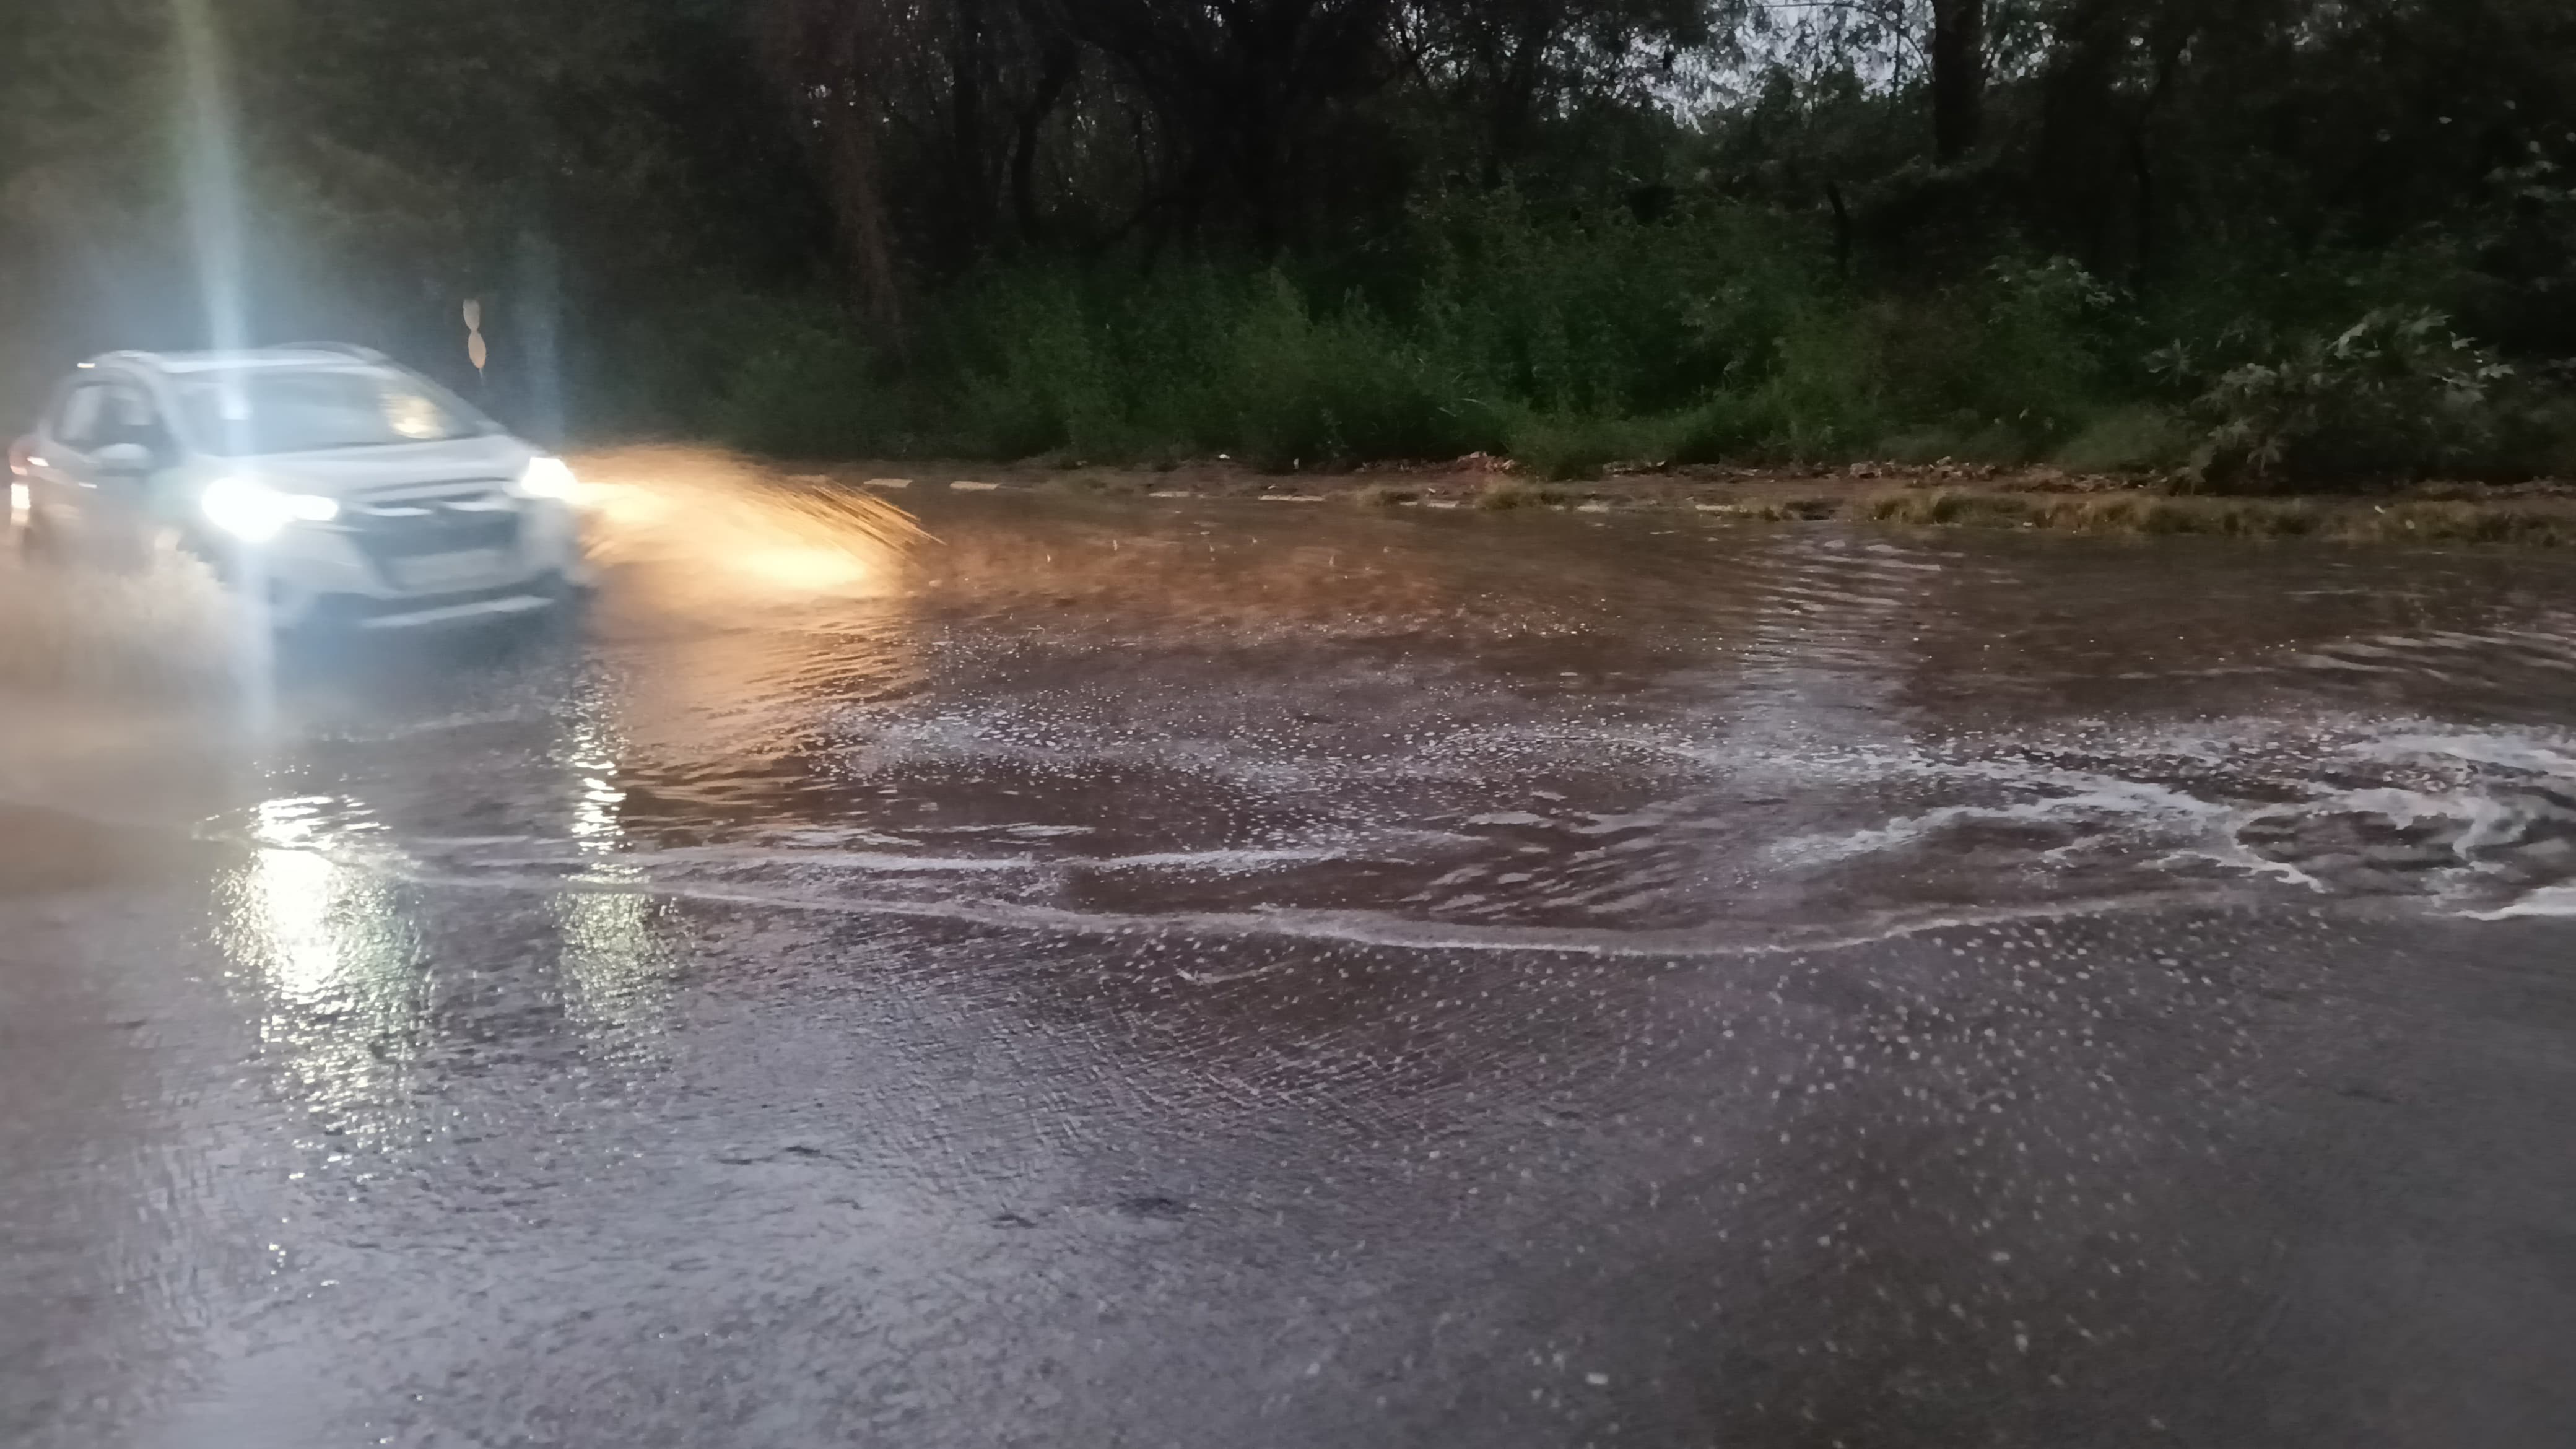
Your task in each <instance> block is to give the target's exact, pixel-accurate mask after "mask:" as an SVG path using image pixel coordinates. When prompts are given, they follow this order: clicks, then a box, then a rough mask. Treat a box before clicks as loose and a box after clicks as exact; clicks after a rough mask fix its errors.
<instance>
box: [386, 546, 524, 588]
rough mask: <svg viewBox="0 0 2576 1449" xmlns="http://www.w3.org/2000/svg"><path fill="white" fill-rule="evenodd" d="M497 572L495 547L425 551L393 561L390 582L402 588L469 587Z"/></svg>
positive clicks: (499, 559)
mask: <svg viewBox="0 0 2576 1449" xmlns="http://www.w3.org/2000/svg"><path fill="white" fill-rule="evenodd" d="M500 571H501V551H500V550H499V549H497V548H469V549H463V550H460V551H458V552H456V553H426V554H422V555H421V556H420V557H418V558H406V559H396V560H394V581H395V582H396V583H399V584H401V585H402V586H403V587H404V588H406V589H411V590H414V591H418V592H426V591H428V590H432V589H470V588H472V587H474V586H475V585H476V584H481V583H487V582H489V581H490V580H491V578H492V576H493V575H495V574H497V573H499V572H500Z"/></svg>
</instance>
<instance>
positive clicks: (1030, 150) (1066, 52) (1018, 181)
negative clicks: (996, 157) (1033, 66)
mask: <svg viewBox="0 0 2576 1449" xmlns="http://www.w3.org/2000/svg"><path fill="white" fill-rule="evenodd" d="M1081 58H1082V57H1081V52H1080V51H1077V50H1075V49H1074V48H1073V46H1072V45H1070V44H1066V43H1061V42H1059V43H1057V44H1054V45H1050V46H1049V47H1047V52H1046V57H1045V59H1044V60H1043V61H1041V62H1040V68H1039V71H1038V85H1037V90H1036V91H1035V92H1033V93H1032V94H1031V95H1030V96H1029V103H1028V105H1026V106H1024V107H1022V108H1021V110H1020V115H1019V128H1018V132H1019V133H1018V135H1017V136H1015V137H1014V138H1013V139H1012V143H1011V215H1012V218H1013V219H1014V220H1015V221H1017V222H1018V224H1019V229H1020V240H1021V241H1022V242H1023V243H1033V242H1035V241H1037V239H1038V232H1039V224H1038V184H1037V166H1038V131H1039V128H1040V127H1043V126H1044V125H1045V124H1046V118H1047V116H1048V115H1049V114H1051V113H1052V112H1053V111H1054V110H1055V107H1056V102H1058V101H1060V100H1062V99H1063V98H1064V93H1065V91H1066V90H1067V89H1068V88H1069V87H1071V86H1072V84H1073V78H1074V76H1075V74H1076V73H1077V72H1078V70H1079V69H1080V65H1081Z"/></svg>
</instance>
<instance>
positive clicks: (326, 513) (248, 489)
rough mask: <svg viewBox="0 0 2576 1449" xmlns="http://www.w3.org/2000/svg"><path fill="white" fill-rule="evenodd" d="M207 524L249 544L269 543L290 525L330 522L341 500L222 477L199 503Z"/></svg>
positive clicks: (246, 479)
mask: <svg viewBox="0 0 2576 1449" xmlns="http://www.w3.org/2000/svg"><path fill="white" fill-rule="evenodd" d="M197 508H198V511H199V512H202V513H204V514H205V515H206V521H207V522H208V523H211V524H213V525H214V526H215V527H217V528H220V529H222V530H223V531H224V532H226V533H229V534H231V535H232V536H233V537H235V538H238V539H241V540H243V541H244V542H246V543H265V542H267V541H268V540H269V539H272V538H275V537H277V536H278V535H279V534H280V533H283V532H285V531H286V525H288V524H290V523H329V522H330V521H331V520H332V519H335V518H337V517H339V516H340V501H339V500H338V499H336V498H325V497H322V496H321V495H319V494H315V493H287V492H282V491H280V490H278V489H275V488H271V487H270V486H268V485H267V484H265V483H261V482H258V481H256V480H254V479H250V478H218V479H216V480H215V481H214V482H212V483H210V484H208V485H206V491H205V493H204V494H203V495H201V496H200V497H199V498H198V500H197Z"/></svg>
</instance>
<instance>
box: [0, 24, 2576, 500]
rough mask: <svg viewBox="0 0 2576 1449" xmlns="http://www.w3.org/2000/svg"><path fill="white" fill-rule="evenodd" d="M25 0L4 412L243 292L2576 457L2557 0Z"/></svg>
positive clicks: (667, 420) (1289, 393) (2567, 159)
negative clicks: (204, 0)
mask: <svg viewBox="0 0 2576 1449" xmlns="http://www.w3.org/2000/svg"><path fill="white" fill-rule="evenodd" d="M18 8H19V10H20V11H21V12H23V13H22V14H15V15H13V19H15V20H17V21H19V22H20V23H19V27H18V28H19V31H20V32H21V33H19V34H17V35H16V36H14V37H13V40H14V43H15V44H16V46H17V49H18V52H19V53H20V54H21V55H22V56H23V57H24V58H25V60H26V63H25V64H23V65H21V66H19V67H18V70H17V72H16V73H15V79H16V80H17V81H18V82H19V83H20V84H19V92H18V93H15V94H14V100H15V101H16V102H17V103H16V104H13V105H11V106H9V107H6V108H0V197H5V198H7V201H8V205H6V206H0V303H6V304H7V305H8V307H9V308H10V309H11V310H10V317H11V323H12V325H11V327H10V329H9V332H8V334H7V336H5V337H0V408H6V409H9V410H13V411H17V412H19V413H21V414H23V412H24V411H25V410H27V409H29V408H32V406H33V405H34V401H35V395H36V393H37V390H38V389H40V388H41V387H42V386H44V385H45V384H46V382H47V381H48V380H49V379H51V378H54V377H57V376H59V375H60V373H61V370H62V368H63V367H64V366H66V365H67V364H68V363H69V361H70V360H71V359H72V358H74V357H77V356H79V355H82V354H84V353H86V352H90V351H97V350H104V349H106V348H110V347H134V346H142V347H184V346H191V345H203V343H204V342H205V341H206V340H208V339H209V337H210V336H212V335H213V333H214V332H215V331H216V330H217V329H216V328H215V326H214V322H213V319H214V318H216V317H218V316H229V315H233V313H234V312H235V311H236V310H237V311H238V313H239V314H240V315H241V316H242V317H243V318H244V319H245V320H246V321H247V323H248V326H249V330H250V331H251V332H253V333H255V334H257V335H259V336H264V337H268V338H293V337H309V336H322V335H338V336H344V337H347V338H349V339H350V340H354V341H362V342H367V343H370V344H373V345H378V346H382V347H384V348H386V349H387V350H389V351H391V352H394V353H396V354H397V355H401V356H403V357H405V358H406V359H407V360H412V361H415V362H419V363H422V364H424V365H426V366H429V367H431V368H432V369H433V370H443V371H444V372H445V373H446V374H447V375H448V376H450V377H451V379H452V380H456V381H459V382H461V383H463V384H465V385H468V386H474V387H477V388H482V387H484V386H485V384H486V383H487V381H488V391H487V392H483V393H481V394H479V395H482V396H485V397H487V398H488V400H489V402H490V403H491V404H492V406H493V407H494V408H495V409H496V410H497V411H499V412H501V413H502V414H503V415H504V416H505V417H508V418H509V419H510V420H511V421H513V422H518V423H521V424H523V425H527V426H531V427H534V428H537V429H539V430H543V429H544V428H546V427H547V426H548V425H549V424H550V423H551V422H552V421H553V420H555V419H556V418H557V417H559V416H568V417H569V419H570V420H571V422H572V423H573V425H574V426H576V427H577V428H579V429H580V430H582V431H585V432H587V433H589V434H591V435H593V436H602V437H611V436H624V435H632V434H636V433H642V432H658V433H663V434H674V433H689V434H713V435H715V436H719V437H722V438H726V439H730V440H732V441H735V442H738V443H741V444H743V445H745V446H749V447H755V448H759V449H763V450H767V451H772V452H780V453H800V454H845V455H846V454H863V453H877V454H904V453H929V452H939V453H965V454H974V455H982V456H991V457H1020V456H1041V455H1060V456H1064V457H1080V458H1085V459H1096V460H1103V461H1109V460H1119V461H1140V462H1151V461H1154V460H1158V459H1163V458H1169V457H1174V456H1179V455H1192V454H1201V455H1203V454H1213V453H1229V454H1232V455H1234V456H1237V457H1242V458H1249V459H1253V460H1256V461H1258V462H1260V463H1262V464H1264V465H1267V466H1273V467H1282V468H1289V467H1298V466H1317V465H1322V464H1329V463H1340V462H1348V461H1353V460H1359V459H1368V458H1380V457H1392V456H1432V457H1437V456H1441V455H1455V454H1459V453H1465V452H1471V451H1477V450H1483V451H1489V452H1491V451H1507V452H1509V453H1511V454H1513V455H1515V456H1517V457H1518V458H1520V459H1522V460H1523V461H1525V462H1526V463H1527V464H1528V465H1529V469H1530V471H1531V472H1533V473H1536V474H1542V475H1579V474H1583V473H1587V472H1590V471H1593V470H1596V469H1598V468H1601V467H1603V466H1605V465H1606V464H1609V463H1612V462H1616V461H1638V462H1650V461H1656V460H1667V461H1672V462H1677V463H1705V462H1766V461H1768V462H1780V461H1819V462H1830V461H1835V460H1841V459H1849V458H1859V457H1873V456H1875V457H1888V458H1892V459H1896V460H1923V461H1928V460H1934V459H1938V458H1941V457H1944V456H1950V457H1956V458H1961V459H1976V460H2001V461H2040V460H2053V461H2056V462H2059V463H2062V464H2063V465H2065V466H2067V467H2070V468H2082V469H2088V470H2100V469H2115V468H2150V467H2152V468H2162V469H2182V468H2185V467H2186V466H2190V465H2193V464H2195V463H2196V465H2197V466H2196V468H2194V469H2193V471H2194V474H2195V476H2196V477H2198V478H2199V479H2200V481H2201V482H2202V483H2203V485H2204V486H2206V487H2209V488H2213V489H2215V488H2229V489H2279V488H2291V487H2306V486H2311V485H2315V484H2351V483H2358V482H2362V481H2366V480H2369V481H2375V480H2379V479H2387V478H2399V477H2407V476H2416V475H2422V474H2427V473H2446V474H2457V475H2462V476H2479V477H2510V476H2518V475H2520V476H2528V475H2530V474H2532V473H2535V472H2540V471H2549V470H2556V469H2565V468H2567V467H2569V466H2570V464H2571V463H2576V457H2572V456H2571V453H2576V444H2571V441H2570V440H2571V439H2576V420H2571V405H2570V404H2568V403H2564V402H2558V401H2556V399H2557V398H2560V397H2563V396H2564V395H2565V392H2566V389H2565V388H2564V387H2563V386H2561V385H2560V383H2561V379H2560V378H2559V376H2558V374H2557V373H2555V372H2554V371H2553V367H2554V365H2555V360H2556V359H2560V358H2565V357H2569V356H2576V188H2571V186H2570V185H2569V184H2568V175H2569V172H2568V169H2567V168H2569V167H2571V166H2576V7H2571V6H2570V5H2568V4H2567V3H2566V0H2382V3H2373V4H2370V5H2354V4H2349V3H2342V0H2080V3H2078V0H1942V3H1939V4H1926V3H1923V0H1908V3H1892V4H1868V5H1841V4H1837V5H1769V4H1751V3H1743V0H1509V3H1501V0H1422V3H1408V4H1405V5H1387V4H1383V3H1377V0H1240V3H1229V4H1227V5H1224V6H1218V7H1214V8H1210V7H1204V6H1186V5H1184V6H1173V5H1166V4H1160V3H1155V0H1085V3H1082V4H1057V3H1039V0H999V3H993V0H905V3H900V4H898V3H895V0H651V3H646V0H507V3H503V0H374V3H370V4H366V5H349V4H345V3H332V0H260V3H257V4H225V5H195V6H190V5H172V4H169V3H167V0H23V3H22V4H21V5H20V6H19V7H18ZM185 15H194V16H198V17H200V18H202V19H204V20H205V21H206V22H207V26H206V28H205V30H204V31H203V33H201V34H199V36H198V41H197V42H196V43H195V44H194V46H193V48H192V47H191V46H188V45H181V44H180V43H179V41H180V40H181V38H182V37H181V35H180V34H179V32H178V30H177V29H176V28H175V26H174V21H175V19H176V18H177V17H180V16H185ZM181 80H185V81H187V82H188V84H185V85H181V84H177V82H178V81H181ZM179 93H185V94H189V95H193V96H199V97H201V98H222V99H224V100H225V102H226V104H228V105H229V106H230V107H231V110H232V112H233V115H232V122H233V123H232V124H222V123H221V118H220V111H221V107H217V108H216V110H215V111H214V112H210V114H216V115H217V116H218V121H217V123H216V124H207V123H206V122H205V121H204V119H203V118H199V119H196V120H192V121H191V122H190V127H191V135H190V136H189V137H187V138H185V139H187V140H188V141H189V143H190V145H191V146H192V147H193V148H194V149H192V150H190V151H189V153H188V154H189V155H190V157H191V165H190V167H189V168H186V170H185V171H184V173H183V170H182V168H177V167H173V166H170V165H168V164H166V158H167V157H168V156H169V155H171V154H172V150H171V144H170V143H171V142H172V141H173V139H174V138H173V136H172V135H171V134H170V132H171V118H172V115H173V112H172V110H171V98H172V96H173V95H174V94H179ZM208 104H209V105H212V104H213V100H212V99H209V100H208ZM226 155H229V156H230V157H231V159H232V161H235V162H237V163H238V165H237V167H231V168H230V169H228V164H229V163H227V165H218V164H217V163H218V162H220V161H223V160H224V158H225V156H226ZM236 171H237V174H238V177H239V179H240V183H241V184H240V187H239V189H238V194H227V195H224V196H221V197H218V196H216V195H215V194H214V192H215V190H216V189H220V188H207V187H204V186H202V185H200V186H198V187H195V188H191V187H190V186H188V185H184V184H182V182H181V177H182V175H183V174H185V175H189V176H194V177H195V178H196V179H197V180H198V181H199V182H201V183H202V182H204V181H205V180H206V179H208V178H209V177H212V176H217V175H228V174H233V173H234V172H236ZM235 218H238V219H239V221H240V222H241V234H240V235H239V236H236V237H232V238H229V239H224V238H222V237H221V236H220V235H219V234H220V233H221V232H223V231H224V229H225V228H226V226H228V225H229V223H230V221H231V220H233V219H235ZM216 241H222V242H223V244H222V245H220V246H216V247H213V249H212V250H209V251H207V252H205V253H204V254H203V255H200V254H199V249H200V247H201V245H205V244H209V243H212V242H216ZM231 257H237V258H238V259H239V261H240V266H239V267H238V268H237V269H236V268H234V267H232V266H231V265H230V264H229V262H228V261H227V258H231ZM200 263H205V264H206V265H203V266H201V265H200ZM236 271H237V272H238V275H236V274H235V273H236ZM207 278H215V279H218V281H219V282H220V283H221V285H220V286H219V287H218V288H217V290H218V291H220V292H224V293H226V294H227V295H225V296H223V297H220V298H216V297H207V296H204V295H201V285H202V283H203V281H204V279H207ZM467 298H475V299H479V300H480V301H481V302H482V303H483V304H484V307H483V313H484V316H485V319H486V329H485V330H486V333H487V336H488V338H489V340H490V341H491V343H492V346H493V359H494V360H493V365H492V368H491V371H490V375H489V377H488V379H486V378H484V377H479V376H476V375H475V374H474V372H473V371H472V370H471V369H470V368H468V367H467V366H466V365H465V364H464V362H463V360H462V350H461V343H462V336H461V333H460V332H459V330H458V327H457V317H458V304H459V303H460V302H461V301H462V300H464V299H467ZM218 303H221V305H218ZM236 304H237V306H236ZM2434 313H2438V314H2440V315H2441V316H2444V317H2447V318H2450V319H2453V320H2452V321H2451V322H2450V323H2447V324H2442V323H2435V322H2433V321H2431V320H2430V318H2429V314H2434ZM2455 344H2456V345H2455ZM2507 369H2510V371H2507ZM559 400H560V401H561V403H562V404H563V406H561V407H558V406H557V403H558V401H559Z"/></svg>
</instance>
